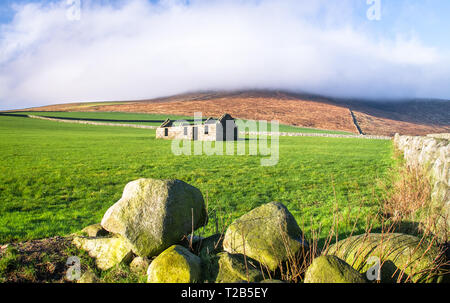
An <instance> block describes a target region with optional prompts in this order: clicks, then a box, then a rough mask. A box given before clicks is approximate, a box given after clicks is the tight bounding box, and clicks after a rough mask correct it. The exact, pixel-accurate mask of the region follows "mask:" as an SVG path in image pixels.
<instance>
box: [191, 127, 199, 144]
mask: <svg viewBox="0 0 450 303" xmlns="http://www.w3.org/2000/svg"><path fill="white" fill-rule="evenodd" d="M192 140H194V141H197V140H198V128H197V127H193V128H192Z"/></svg>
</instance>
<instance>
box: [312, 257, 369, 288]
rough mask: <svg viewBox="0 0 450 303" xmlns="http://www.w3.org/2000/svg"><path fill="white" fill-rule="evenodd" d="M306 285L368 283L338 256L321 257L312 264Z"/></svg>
mask: <svg viewBox="0 0 450 303" xmlns="http://www.w3.org/2000/svg"><path fill="white" fill-rule="evenodd" d="M304 282H305V283H366V279H365V278H364V276H363V275H362V274H361V273H359V272H358V271H357V270H355V269H354V268H353V267H351V266H350V265H349V264H347V263H346V262H345V261H343V260H341V259H339V258H338V257H336V256H320V257H318V258H316V259H314V261H313V262H312V263H311V265H310V266H309V267H308V270H307V271H306V274H305V281H304Z"/></svg>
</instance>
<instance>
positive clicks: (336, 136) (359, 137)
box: [28, 115, 392, 140]
mask: <svg viewBox="0 0 450 303" xmlns="http://www.w3.org/2000/svg"><path fill="white" fill-rule="evenodd" d="M28 117H29V118H33V119H42V120H49V121H56V122H64V123H77V124H89V125H103V126H120V127H133V128H146V129H157V128H158V126H151V125H140V124H123V123H106V122H94V121H86V120H65V119H57V118H47V117H41V116H35V115H28ZM239 134H241V135H267V136H271V135H273V134H272V133H270V132H239ZM276 134H278V136H280V137H327V138H358V139H379V140H391V139H392V138H391V137H386V136H372V135H340V134H321V133H290V132H278V133H276Z"/></svg>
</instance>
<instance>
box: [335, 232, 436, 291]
mask: <svg viewBox="0 0 450 303" xmlns="http://www.w3.org/2000/svg"><path fill="white" fill-rule="evenodd" d="M327 254H329V255H335V256H337V257H339V258H341V259H342V260H344V261H345V262H347V263H348V264H350V265H351V266H352V267H353V268H355V269H356V270H357V271H359V272H360V273H366V272H367V271H368V270H369V269H371V268H372V267H373V266H376V264H375V263H368V261H370V260H369V259H370V258H371V257H372V258H373V257H375V258H378V259H379V261H380V265H381V268H380V278H381V281H382V282H400V281H412V282H441V281H442V280H443V273H442V272H441V271H440V270H439V269H438V268H436V265H437V264H439V263H440V262H442V261H443V258H444V257H443V256H442V254H441V253H440V251H439V249H438V248H437V247H436V246H435V245H433V244H432V243H428V242H427V241H425V240H423V239H419V238H417V237H414V236H411V235H405V234H399V233H391V234H377V233H370V234H363V235H359V236H353V237H350V238H347V239H344V240H341V241H338V242H337V243H335V244H333V245H332V246H330V248H329V249H328V252H327Z"/></svg>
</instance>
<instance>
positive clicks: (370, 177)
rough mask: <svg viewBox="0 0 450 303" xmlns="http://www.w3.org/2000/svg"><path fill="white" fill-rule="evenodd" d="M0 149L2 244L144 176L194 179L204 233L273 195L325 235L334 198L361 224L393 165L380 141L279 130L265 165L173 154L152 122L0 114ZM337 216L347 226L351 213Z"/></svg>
mask: <svg viewBox="0 0 450 303" xmlns="http://www.w3.org/2000/svg"><path fill="white" fill-rule="evenodd" d="M68 114H71V113H68ZM95 114H96V117H99V116H103V117H107V115H108V114H106V113H95ZM86 117H87V116H86ZM133 117H135V116H134V115H133ZM0 150H1V154H0V201H1V202H0V243H5V242H9V241H15V240H25V239H33V238H43V237H48V236H54V235H67V234H69V233H71V232H75V231H77V230H80V229H81V228H83V227H84V226H86V225H89V224H92V223H96V222H99V221H100V220H101V218H102V215H103V213H104V212H105V211H106V210H107V209H108V207H109V206H111V205H112V204H113V203H115V202H116V201H117V200H118V199H119V198H120V196H121V194H122V191H123V188H124V186H125V184H126V183H128V182H129V181H132V180H134V179H137V178H141V177H149V178H150V177H151V178H177V179H181V180H183V181H186V182H188V183H190V184H192V185H194V186H196V187H198V188H199V189H200V190H201V191H202V193H203V194H204V196H205V199H207V201H208V206H209V212H210V214H211V218H210V222H209V224H208V226H207V228H206V229H205V230H204V232H205V234H211V233H213V232H215V226H216V222H217V224H218V225H219V226H223V225H224V224H226V223H227V222H228V223H230V221H229V220H231V219H234V218H237V217H238V216H240V215H242V214H243V213H245V212H247V211H249V210H251V209H252V208H254V207H256V206H258V205H261V204H263V203H266V202H270V201H279V202H282V203H284V204H285V205H287V207H288V208H289V210H290V211H291V212H292V213H293V214H294V215H295V217H296V219H297V221H298V222H299V224H300V225H301V226H302V228H303V229H304V230H305V231H308V230H311V229H312V228H318V227H319V225H322V226H323V229H322V232H321V236H322V237H325V236H326V235H327V233H328V230H329V228H330V227H331V225H332V222H333V213H334V212H335V210H336V208H335V207H336V202H337V204H338V208H337V211H338V212H339V213H340V214H342V215H344V216H345V217H347V216H348V218H357V217H359V218H360V222H358V223H357V225H356V230H357V231H362V230H363V229H364V228H365V216H366V215H367V214H370V213H374V212H376V210H377V205H378V189H377V186H376V184H377V180H378V179H379V178H381V179H382V178H384V176H385V175H386V173H387V169H388V168H389V167H390V166H391V165H392V162H391V142H390V141H384V140H364V139H337V138H308V137H282V138H280V160H279V163H278V165H277V166H273V167H262V166H260V159H261V158H262V157H261V156H206V155H202V156H174V155H173V154H172V153H171V142H170V141H166V140H156V139H155V131H154V130H146V129H134V128H118V127H107V126H91V125H80V124H66V123H57V122H52V121H43V120H36V119H29V118H19V117H2V116H0ZM227 218H228V219H229V220H228V221H227V220H226V219H227ZM349 220H350V219H349ZM340 224H341V225H340V230H339V231H340V233H341V234H345V233H348V232H349V231H350V230H351V227H352V226H353V221H348V222H341V223H340Z"/></svg>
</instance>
